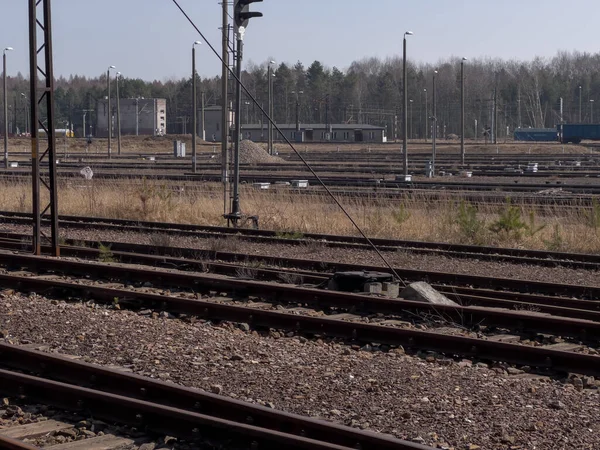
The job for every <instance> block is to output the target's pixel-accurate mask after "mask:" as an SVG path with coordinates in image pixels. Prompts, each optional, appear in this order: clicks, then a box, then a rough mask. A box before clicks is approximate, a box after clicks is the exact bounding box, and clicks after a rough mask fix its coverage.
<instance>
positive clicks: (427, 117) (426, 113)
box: [423, 89, 429, 142]
mask: <svg viewBox="0 0 600 450" xmlns="http://www.w3.org/2000/svg"><path fill="white" fill-rule="evenodd" d="M423 91H424V92H425V142H427V135H428V134H429V133H428V130H429V115H428V106H429V105H428V104H427V89H423Z"/></svg>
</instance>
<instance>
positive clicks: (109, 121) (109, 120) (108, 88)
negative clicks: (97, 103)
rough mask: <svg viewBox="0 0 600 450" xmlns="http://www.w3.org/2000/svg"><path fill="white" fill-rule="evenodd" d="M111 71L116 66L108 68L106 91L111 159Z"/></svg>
mask: <svg viewBox="0 0 600 450" xmlns="http://www.w3.org/2000/svg"><path fill="white" fill-rule="evenodd" d="M110 69H116V67H115V66H108V70H107V71H106V90H107V91H108V92H107V93H108V157H109V158H110V152H111V148H110V144H111V140H112V110H111V108H110Z"/></svg>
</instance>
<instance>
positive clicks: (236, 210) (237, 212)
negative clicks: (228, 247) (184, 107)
mask: <svg viewBox="0 0 600 450" xmlns="http://www.w3.org/2000/svg"><path fill="white" fill-rule="evenodd" d="M240 28H242V30H243V27H240ZM242 30H240V29H238V33H237V34H238V36H237V52H236V53H237V63H236V65H235V71H236V75H237V79H238V80H241V77H242V51H243V48H244V42H243V35H242V33H243V31H242ZM241 112H242V86H241V84H240V83H237V84H236V90H235V144H234V145H235V151H234V154H233V165H234V166H233V167H234V168H233V170H234V181H233V203H232V205H231V214H232V216H234V217H236V218H239V217H240V216H241V213H242V212H241V209H240V138H241V134H242V133H241V125H242V114H241ZM234 220H235V219H234Z"/></svg>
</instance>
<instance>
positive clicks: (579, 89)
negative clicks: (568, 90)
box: [579, 86, 581, 123]
mask: <svg viewBox="0 0 600 450" xmlns="http://www.w3.org/2000/svg"><path fill="white" fill-rule="evenodd" d="M579 123H581V86H579Z"/></svg>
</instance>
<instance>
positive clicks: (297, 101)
mask: <svg viewBox="0 0 600 450" xmlns="http://www.w3.org/2000/svg"><path fill="white" fill-rule="evenodd" d="M292 94H296V131H300V94H304V91H292Z"/></svg>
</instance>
